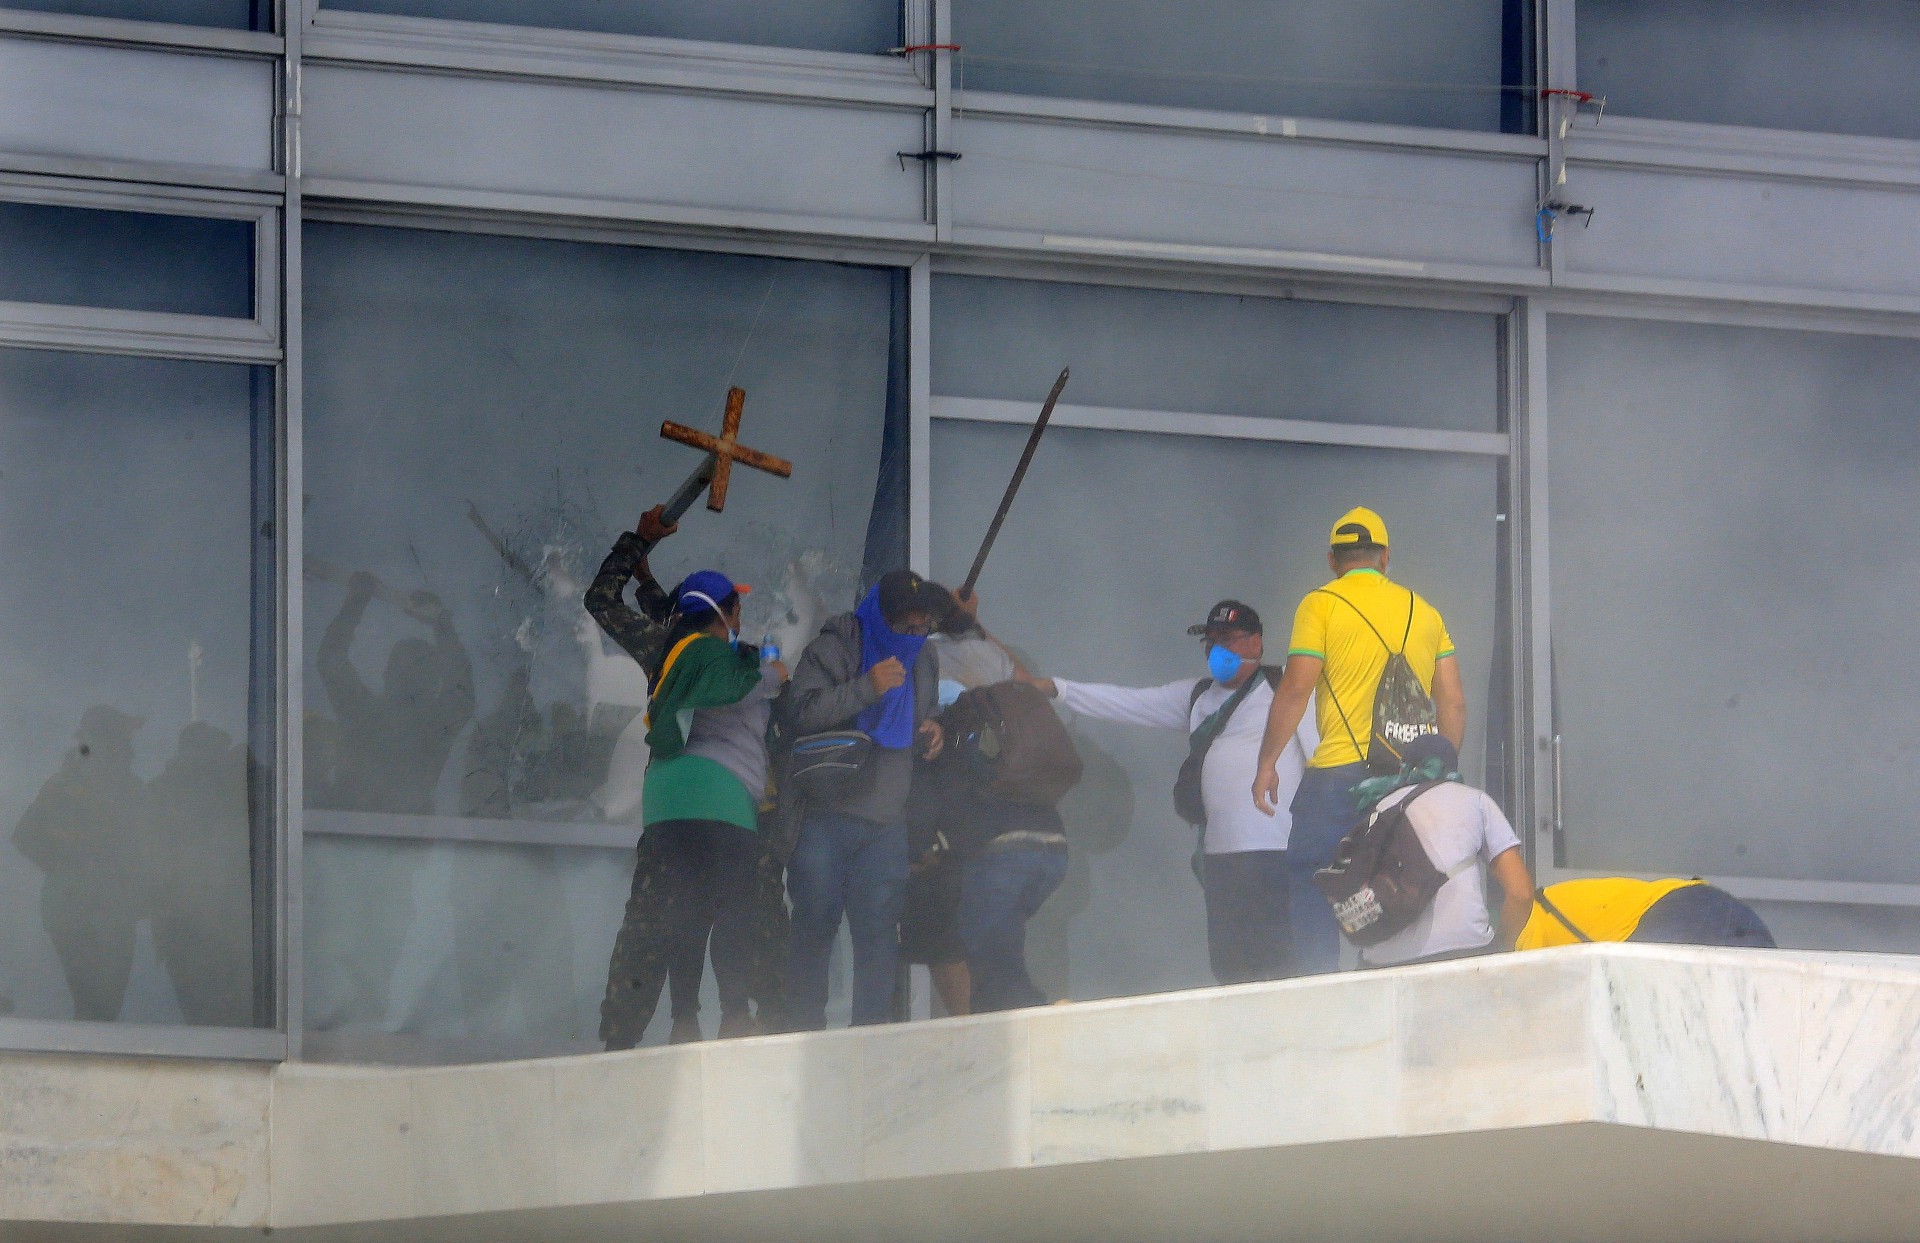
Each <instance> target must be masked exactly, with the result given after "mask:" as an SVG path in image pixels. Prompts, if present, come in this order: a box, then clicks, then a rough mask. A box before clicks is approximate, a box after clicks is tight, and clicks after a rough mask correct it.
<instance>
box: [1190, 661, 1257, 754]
mask: <svg viewBox="0 0 1920 1243" xmlns="http://www.w3.org/2000/svg"><path fill="white" fill-rule="evenodd" d="M1258 680H1259V679H1258V678H1248V679H1247V680H1246V681H1245V682H1242V683H1241V684H1240V689H1239V690H1237V691H1235V692H1234V693H1233V694H1231V695H1229V696H1227V701H1226V702H1225V703H1223V704H1221V705H1220V706H1219V707H1218V708H1215V709H1214V710H1213V712H1212V713H1211V714H1210V715H1209V716H1208V717H1207V719H1206V720H1204V721H1202V722H1200V724H1199V726H1198V727H1197V728H1195V729H1194V731H1193V734H1192V735H1191V736H1190V737H1189V738H1188V739H1187V741H1188V743H1189V745H1190V746H1191V748H1192V749H1193V750H1194V751H1197V752H1200V753H1202V754H1204V753H1205V752H1206V751H1207V749H1208V748H1210V747H1212V746H1213V743H1214V740H1215V739H1216V738H1218V737H1219V736H1220V734H1221V732H1222V731H1223V730H1225V729H1226V728H1227V722H1228V721H1231V720H1232V719H1233V712H1234V709H1236V708H1238V707H1239V706H1240V705H1241V704H1242V703H1244V702H1245V701H1246V698H1247V696H1248V694H1250V693H1251V692H1252V690H1253V685H1254V683H1255V682H1257V681H1258ZM1211 682H1212V680H1211V679H1209V680H1208V684H1209V685H1211ZM1202 693H1204V692H1201V691H1196V692H1195V693H1194V696H1193V702H1194V703H1199V702H1200V695H1201V694H1202ZM1188 711H1189V712H1191V711H1192V708H1191V707H1189V708H1188Z"/></svg>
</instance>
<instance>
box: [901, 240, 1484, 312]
mask: <svg viewBox="0 0 1920 1243" xmlns="http://www.w3.org/2000/svg"><path fill="white" fill-rule="evenodd" d="M933 274H934V275H935V276H936V277H939V276H991V277H997V278H999V279H1001V280H1012V281H1050V282H1054V283H1057V284H1067V285H1108V286H1118V287H1120V288H1125V289H1166V290H1172V291H1175V292H1178V293H1212V294H1226V295H1229V296H1232V297H1242V298H1286V299H1289V300H1292V301H1300V302H1347V303H1360V304H1362V305H1365V306H1393V307H1408V308H1411V309H1414V310H1422V311H1464V312H1466V313H1468V314H1472V315H1505V314H1506V313H1507V312H1508V311H1509V310H1511V309H1512V308H1513V297H1512V295H1510V294H1495V293H1468V292H1459V291H1455V290H1451V289H1439V288H1432V289H1430V288H1425V287H1422V286H1417V285H1391V284H1367V285H1351V284H1330V283H1325V281H1324V280H1316V279H1315V278H1313V277H1311V276H1293V275H1290V274H1281V273H1269V272H1263V273H1257V274H1256V273H1234V272H1222V271H1221V270H1220V269H1218V268H1213V267H1205V268H1193V269H1190V270H1182V269H1178V268H1169V267H1165V266H1154V267H1122V266H1115V265H1114V264H1113V263H1112V262H1111V261H1102V260H1098V259H1085V260H1079V259H1072V258H1061V257H1056V256H1051V255H1049V256H1026V255H1022V256H1018V257H1014V256H1005V255H983V254H973V253H968V252H965V251H960V252H949V253H946V254H936V255H934V256H933Z"/></svg>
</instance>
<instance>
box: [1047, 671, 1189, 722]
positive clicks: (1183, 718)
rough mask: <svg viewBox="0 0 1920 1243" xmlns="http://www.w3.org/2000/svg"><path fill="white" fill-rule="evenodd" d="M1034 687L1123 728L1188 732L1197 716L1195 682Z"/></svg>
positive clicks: (1062, 682) (1060, 682)
mask: <svg viewBox="0 0 1920 1243" xmlns="http://www.w3.org/2000/svg"><path fill="white" fill-rule="evenodd" d="M1034 684H1035V685H1036V686H1038V687H1039V688H1040V690H1041V691H1042V692H1043V693H1045V694H1048V695H1054V696H1057V697H1058V698H1059V700H1060V702H1061V703H1062V704H1063V705H1064V706H1066V707H1068V708H1071V709H1072V710H1073V711H1075V712H1078V713H1079V714H1080V715H1082V716H1090V717H1093V718H1094V719H1095V720H1099V721H1118V722H1120V723H1121V724H1123V725H1151V726H1156V727H1158V728H1160V729H1177V730H1180V731H1181V732H1183V733H1184V732H1186V730H1187V729H1188V727H1189V725H1190V724H1191V717H1192V713H1193V709H1192V704H1193V688H1194V680H1193V679H1192V678H1181V679H1180V680H1179V681H1177V682H1168V683H1167V684H1166V685H1164V686H1109V685H1107V684H1105V683H1100V682H1071V681H1068V680H1067V679H1066V678H1038V679H1035V680H1034Z"/></svg>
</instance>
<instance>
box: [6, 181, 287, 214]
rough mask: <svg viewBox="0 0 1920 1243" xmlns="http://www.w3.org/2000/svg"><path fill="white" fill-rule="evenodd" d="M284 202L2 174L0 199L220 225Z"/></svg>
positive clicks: (234, 193)
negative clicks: (196, 219)
mask: <svg viewBox="0 0 1920 1243" xmlns="http://www.w3.org/2000/svg"><path fill="white" fill-rule="evenodd" d="M282 197H283V195H282V194H281V193H279V192H277V191H275V192H267V191H261V190H228V189H220V188H216V187H202V186H166V185H132V184H129V183H127V182H124V181H105V180H99V179H76V178H73V177H65V176H61V177H53V176H47V175H45V174H40V173H32V172H0V199H4V200H5V201H7V202H10V203H46V204H49V205H51V206H55V207H97V208H100V209H102V210H106V211H140V212H152V213H156V214H159V215H166V216H196V217H200V218H203V219H205V218H211V219H218V220H262V219H265V218H267V217H268V216H269V215H270V214H271V213H272V212H273V211H274V210H275V209H276V208H278V207H279V206H280V203H281V199H282Z"/></svg>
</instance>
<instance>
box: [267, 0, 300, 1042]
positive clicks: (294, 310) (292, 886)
mask: <svg viewBox="0 0 1920 1243" xmlns="http://www.w3.org/2000/svg"><path fill="white" fill-rule="evenodd" d="M280 4H281V28H282V29H283V30H284V31H285V32H286V48H287V54H286V60H285V61H284V63H283V65H282V69H281V83H280V89H281V95H280V103H279V107H280V124H281V142H280V147H281V159H282V165H281V167H282V170H283V171H284V172H285V173H286V175H287V180H286V205H285V207H284V209H283V213H282V219H283V221H284V227H283V228H282V230H281V239H280V258H281V263H282V265H283V269H282V277H283V279H282V280H281V283H280V289H281V300H280V306H279V308H278V309H279V313H280V317H281V337H282V340H283V341H284V343H285V346H286V357H285V362H283V363H282V365H281V367H280V446H279V447H280V453H279V467H280V484H281V486H280V497H279V501H280V513H279V534H280V563H279V565H280V591H279V593H278V595H279V600H278V603H279V611H280V616H279V627H278V632H279V650H278V651H277V653H276V661H275V665H276V669H275V672H276V677H277V681H278V684H279V692H280V693H279V695H278V696H277V699H278V701H279V704H280V720H279V730H278V734H279V738H280V755H279V757H278V758H279V763H278V764H277V765H276V766H275V768H276V771H277V772H278V773H279V789H278V791H277V792H276V793H277V798H276V800H275V802H276V808H275V810H276V812H277V814H276V816H275V826H274V831H275V834H276V841H277V843H278V846H279V851H278V860H279V868H278V877H277V881H278V883H277V885H276V894H275V897H276V900H277V903H278V911H279V918H278V920H277V930H278V936H277V937H276V945H275V954H276V961H277V964H278V972H277V980H278V984H279V1010H280V1027H281V1031H282V1033H283V1043H284V1050H285V1052H284V1056H286V1057H288V1058H292V1059H296V1060H297V1059H298V1058H299V1057H300V1053H301V1046H302V1041H303V1039H304V1034H305V1029H306V1005H305V999H306V992H305V980H306V976H305V954H304V947H305V938H304V930H305V909H306V908H305V893H306V890H305V860H306V851H305V821H304V816H305V814H306V806H305V793H304V792H305V788H306V737H305V721H306V685H305V681H304V671H305V667H306V631H305V617H306V595H305V592H306V580H305V576H304V575H303V574H302V573H301V568H302V566H303V564H304V560H305V547H306V525H305V523H306V519H305V506H304V505H303V503H302V502H303V499H304V497H305V496H306V439H305V386H304V380H305V363H306V359H305V354H304V351H305V348H306V334H305V322H304V318H303V316H302V314H301V309H302V307H301V303H302V298H303V291H304V288H305V286H304V282H303V279H302V277H303V272H302V266H301V256H302V248H301V244H302V241H303V238H302V237H301V227H302V220H303V212H302V189H301V183H300V137H301V135H300V113H301V47H302V41H303V39H304V37H305V35H306V22H305V21H304V20H303V17H304V13H305V4H306V0H280Z"/></svg>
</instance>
